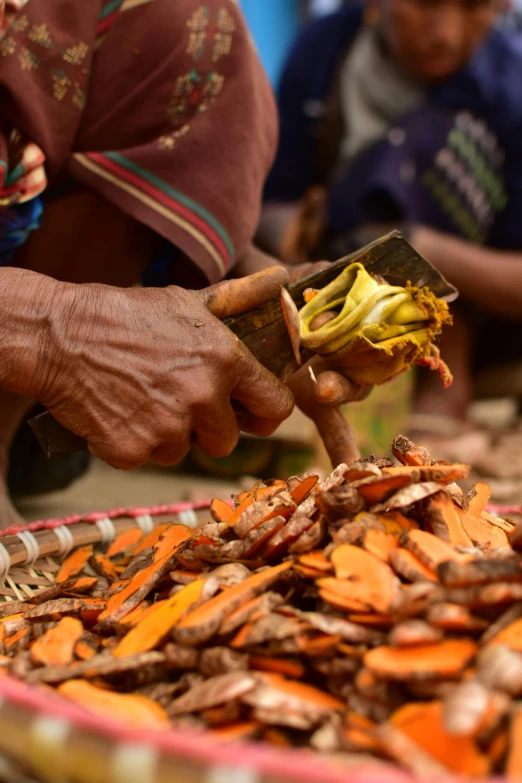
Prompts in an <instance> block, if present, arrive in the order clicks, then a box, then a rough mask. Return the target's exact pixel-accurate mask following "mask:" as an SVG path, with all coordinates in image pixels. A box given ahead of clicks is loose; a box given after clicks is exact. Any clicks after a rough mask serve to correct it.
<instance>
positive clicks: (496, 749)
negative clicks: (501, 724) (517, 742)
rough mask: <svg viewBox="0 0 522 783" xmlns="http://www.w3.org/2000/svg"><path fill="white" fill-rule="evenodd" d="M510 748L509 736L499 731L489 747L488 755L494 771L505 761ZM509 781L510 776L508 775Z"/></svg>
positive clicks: (505, 732)
mask: <svg viewBox="0 0 522 783" xmlns="http://www.w3.org/2000/svg"><path fill="white" fill-rule="evenodd" d="M508 747H509V734H508V732H507V731H502V730H501V731H499V732H497V734H495V735H494V737H493V739H492V740H491V742H490V743H489V745H488V748H487V755H488V758H489V760H490V762H491V766H492V768H493V770H496V769H498V767H499V766H500V764H501V762H502V761H503V760H504V758H505V756H506V754H507V750H508ZM508 779H509V774H508Z"/></svg>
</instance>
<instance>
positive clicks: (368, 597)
mask: <svg viewBox="0 0 522 783" xmlns="http://www.w3.org/2000/svg"><path fill="white" fill-rule="evenodd" d="M330 559H331V561H332V563H333V566H334V568H335V574H336V577H337V581H339V580H343V579H347V580H349V587H350V589H351V591H352V592H351V595H352V596H353V597H354V598H357V599H358V600H359V601H361V602H362V603H364V604H366V605H367V606H369V607H371V608H372V609H374V610H375V611H376V612H382V613H383V614H385V613H386V612H388V611H389V609H390V606H391V605H392V603H393V601H394V599H395V597H396V595H397V593H398V590H399V580H398V579H397V577H396V576H395V574H394V573H393V571H392V570H391V568H390V567H389V566H388V565H387V564H386V563H383V562H381V561H380V560H378V559H377V558H376V557H374V555H372V554H370V553H369V552H365V551H364V550H361V549H359V548H358V547H355V546H351V545H350V544H342V545H341V546H338V547H336V548H335V549H334V551H333V552H332V555H331V558H330ZM325 581H326V580H318V583H317V584H318V585H319V586H320V587H326V588H327V589H331V588H329V587H327V585H326V584H325ZM332 581H333V580H332Z"/></svg>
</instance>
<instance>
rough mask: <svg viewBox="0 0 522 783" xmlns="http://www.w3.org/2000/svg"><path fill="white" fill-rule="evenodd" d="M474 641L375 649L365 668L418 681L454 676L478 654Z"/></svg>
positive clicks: (365, 661)
mask: <svg viewBox="0 0 522 783" xmlns="http://www.w3.org/2000/svg"><path fill="white" fill-rule="evenodd" d="M477 650H478V647H477V644H476V643H475V642H474V641H472V640H471V639H448V640H446V641H443V642H438V643H436V644H426V645H419V646H418V647H414V648H408V647H401V648H397V647H385V646H383V647H376V648H375V649H374V650H370V651H369V652H367V653H366V655H365V656H364V665H365V666H367V667H368V668H369V669H370V670H371V671H372V672H374V673H375V674H376V675H377V676H378V677H382V678H385V679H390V680H406V681H408V680H418V679H429V678H437V677H439V678H445V677H455V676H456V675H458V674H459V673H460V672H461V671H462V670H463V669H464V667H465V666H467V664H468V663H469V662H470V661H471V660H472V659H473V657H474V656H475V654H476V653H477Z"/></svg>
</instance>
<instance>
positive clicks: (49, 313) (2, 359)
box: [0, 267, 68, 397]
mask: <svg viewBox="0 0 522 783" xmlns="http://www.w3.org/2000/svg"><path fill="white" fill-rule="evenodd" d="M67 287H68V286H67ZM63 288H65V286H64V284H62V283H58V282H57V281H56V280H53V279H51V278H49V277H45V276H44V275H39V274H37V273H36V272H30V271H27V270H25V269H16V268H12V267H6V268H3V269H0V388H1V389H4V390H6V391H10V392H14V393H15V394H21V395H31V396H34V397H38V394H39V391H40V389H41V388H43V385H44V383H45V376H46V375H47V374H48V373H49V372H52V369H53V367H54V364H55V361H56V357H55V356H54V354H55V340H54V339H53V324H54V323H55V322H56V319H57V318H58V316H59V313H58V312H57V308H58V307H59V303H60V302H61V299H62V297H61V293H62V289H63Z"/></svg>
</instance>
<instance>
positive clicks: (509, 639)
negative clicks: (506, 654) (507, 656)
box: [490, 618, 522, 652]
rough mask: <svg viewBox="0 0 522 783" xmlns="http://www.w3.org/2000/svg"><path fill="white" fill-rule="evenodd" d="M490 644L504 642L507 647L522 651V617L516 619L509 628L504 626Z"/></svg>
mask: <svg viewBox="0 0 522 783" xmlns="http://www.w3.org/2000/svg"><path fill="white" fill-rule="evenodd" d="M490 644H503V645H504V646H505V647H509V648H510V649H511V650H519V651H520V652H522V618H521V619H519V620H515V622H514V623H511V624H510V625H508V626H507V628H503V629H502V630H501V631H500V632H499V633H498V634H497V635H496V636H495V637H494V638H493V639H491V641H490Z"/></svg>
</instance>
